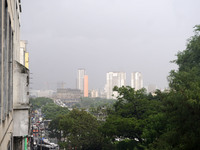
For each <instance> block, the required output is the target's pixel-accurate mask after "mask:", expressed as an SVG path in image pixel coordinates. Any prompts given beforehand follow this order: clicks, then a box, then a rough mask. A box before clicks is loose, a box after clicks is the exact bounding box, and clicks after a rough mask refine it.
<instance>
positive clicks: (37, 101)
mask: <svg viewBox="0 0 200 150" xmlns="http://www.w3.org/2000/svg"><path fill="white" fill-rule="evenodd" d="M30 103H31V105H32V109H33V110H36V109H39V108H41V107H42V106H45V105H46V104H50V103H53V100H52V99H50V98H46V97H38V98H30Z"/></svg>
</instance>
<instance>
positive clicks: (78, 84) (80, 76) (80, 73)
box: [77, 69, 85, 91]
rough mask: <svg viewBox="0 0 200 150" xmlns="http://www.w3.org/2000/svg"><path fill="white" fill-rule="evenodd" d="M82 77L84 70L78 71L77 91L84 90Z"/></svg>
mask: <svg viewBox="0 0 200 150" xmlns="http://www.w3.org/2000/svg"><path fill="white" fill-rule="evenodd" d="M84 76H85V69H78V74H77V89H79V90H81V91H83V90H84Z"/></svg>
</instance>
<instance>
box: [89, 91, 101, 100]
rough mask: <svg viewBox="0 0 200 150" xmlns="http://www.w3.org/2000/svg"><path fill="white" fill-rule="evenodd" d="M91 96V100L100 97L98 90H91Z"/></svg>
mask: <svg viewBox="0 0 200 150" xmlns="http://www.w3.org/2000/svg"><path fill="white" fill-rule="evenodd" d="M90 96H91V98H96V97H99V92H98V90H91V91H90Z"/></svg>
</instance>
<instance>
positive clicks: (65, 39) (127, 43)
mask: <svg viewBox="0 0 200 150" xmlns="http://www.w3.org/2000/svg"><path fill="white" fill-rule="evenodd" d="M22 5H23V13H22V14H21V39H24V40H26V39H28V51H29V53H30V71H31V73H32V75H31V76H32V78H33V79H31V83H32V85H31V88H32V89H45V88H47V83H48V86H49V88H55V87H56V83H57V82H60V81H64V82H66V87H69V88H75V87H76V77H77V70H78V68H85V70H86V72H87V74H88V76H89V88H90V89H92V88H101V89H102V88H103V87H104V85H105V83H106V73H107V72H109V71H123V72H126V74H127V84H128V85H130V74H131V72H133V71H139V72H141V73H142V74H143V80H144V85H148V84H156V85H157V86H158V87H160V88H164V87H167V84H168V83H167V76H168V75H169V72H170V70H172V69H176V68H177V67H176V65H174V64H172V63H170V61H172V60H174V59H176V56H175V55H176V54H177V52H178V51H182V50H184V49H185V45H186V39H188V37H190V36H192V35H193V27H194V25H196V24H198V23H199V22H200V18H199V16H198V15H197V14H200V10H199V6H200V1H199V0H192V1H181V0H176V1H174V0H163V1H160V0H151V1H145V0H126V1H124V0H84V1H78V0H73V1H66V0H59V1H53V0H34V1H30V0H26V1H22Z"/></svg>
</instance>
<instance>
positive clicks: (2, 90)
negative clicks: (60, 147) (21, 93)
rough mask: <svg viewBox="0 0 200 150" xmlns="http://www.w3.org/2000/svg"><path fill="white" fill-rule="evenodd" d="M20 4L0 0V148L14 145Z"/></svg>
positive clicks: (8, 147) (1, 149) (9, 147)
mask: <svg viewBox="0 0 200 150" xmlns="http://www.w3.org/2000/svg"><path fill="white" fill-rule="evenodd" d="M20 8H21V6H20V4H19V1H18V0H16V1H14V0H12V1H10V0H0V150H4V149H12V147H13V145H12V143H13V109H12V107H13V57H15V52H16V51H17V50H18V48H19V40H20V37H19V31H20V30H19V28H20V23H19V22H20V21H19V18H20Z"/></svg>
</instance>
